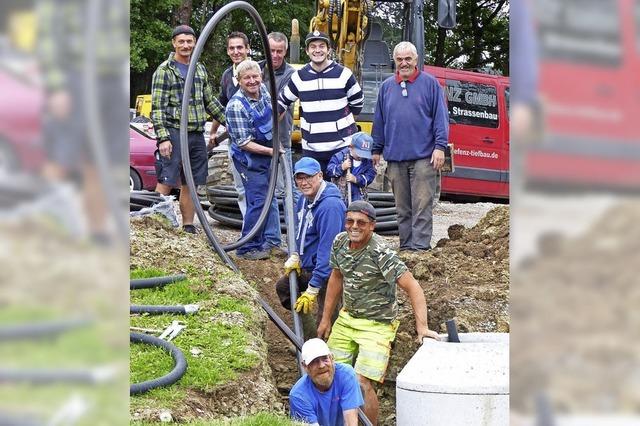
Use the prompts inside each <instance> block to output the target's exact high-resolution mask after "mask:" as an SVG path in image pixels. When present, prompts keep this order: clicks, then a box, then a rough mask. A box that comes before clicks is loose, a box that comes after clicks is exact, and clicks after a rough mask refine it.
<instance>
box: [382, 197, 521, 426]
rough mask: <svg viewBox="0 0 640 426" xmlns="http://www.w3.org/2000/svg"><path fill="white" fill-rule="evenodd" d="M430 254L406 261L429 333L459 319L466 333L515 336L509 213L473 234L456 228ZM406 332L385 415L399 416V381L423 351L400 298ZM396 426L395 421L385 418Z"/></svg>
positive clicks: (501, 210) (494, 214)
mask: <svg viewBox="0 0 640 426" xmlns="http://www.w3.org/2000/svg"><path fill="white" fill-rule="evenodd" d="M448 235H449V237H450V238H443V239H441V240H440V241H438V243H437V244H436V247H435V248H434V249H433V250H430V251H429V252H427V253H418V254H413V253H409V254H405V253H403V254H402V255H401V256H402V258H403V260H404V261H405V263H406V264H407V266H408V267H409V270H411V272H412V273H413V276H414V277H415V278H416V280H417V281H418V282H419V283H420V286H421V287H422V289H423V290H424V293H425V297H426V299H427V306H428V309H429V313H428V322H429V328H431V329H432V330H436V331H438V332H439V333H445V332H446V326H445V322H446V321H447V320H449V319H455V320H456V323H457V325H458V330H459V331H460V332H509V308H508V304H509V208H508V207H506V206H500V207H496V208H494V209H492V210H490V211H489V212H488V213H487V214H486V215H485V216H484V217H483V218H482V219H481V220H480V222H479V223H478V224H477V225H476V226H474V227H473V228H470V229H468V228H465V227H464V226H462V225H458V224H455V225H452V226H450V227H449V229H448ZM398 300H399V302H400V311H399V315H398V319H399V320H400V327H399V329H398V334H397V337H396V341H395V342H394V347H393V350H392V352H391V362H390V364H389V368H388V370H387V382H386V383H385V385H384V386H383V387H382V388H381V389H380V390H379V392H378V393H379V396H380V401H381V407H382V408H381V413H385V412H386V413H394V412H395V378H396V376H397V375H398V373H399V372H400V370H402V368H403V367H404V366H405V365H406V363H407V362H408V361H409V359H411V357H412V356H413V354H414V353H415V352H416V351H417V350H418V347H419V344H418V343H417V342H416V341H415V318H414V316H413V309H412V307H411V303H410V302H409V300H408V299H407V298H406V295H405V293H404V292H402V291H399V292H398ZM381 419H383V420H384V421H383V422H382V424H385V425H393V424H395V416H394V415H393V414H388V415H387V416H386V417H385V416H381Z"/></svg>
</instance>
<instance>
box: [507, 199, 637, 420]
mask: <svg viewBox="0 0 640 426" xmlns="http://www.w3.org/2000/svg"><path fill="white" fill-rule="evenodd" d="M639 216H640V203H638V202H627V203H621V204H619V205H616V206H614V207H613V208H611V209H610V210H609V211H607V212H605V214H603V216H602V218H601V219H600V220H599V221H597V222H596V223H594V224H593V225H592V226H591V227H590V228H589V229H588V230H587V232H585V233H584V234H582V235H580V236H579V237H577V238H568V237H564V236H562V235H558V234H556V235H547V236H545V237H544V238H542V239H541V241H540V242H541V244H543V245H544V247H545V249H546V248H548V247H552V250H541V251H540V254H539V255H538V256H536V257H535V258H532V259H529V260H528V262H527V263H526V264H525V265H524V266H522V267H520V268H519V270H517V271H516V272H517V273H514V287H516V286H517V289H518V291H517V292H515V293H514V304H513V307H514V308H513V310H512V316H513V321H514V323H516V324H517V329H518V332H517V333H514V335H513V336H512V343H513V345H514V347H516V348H518V350H516V351H513V352H512V354H511V356H512V357H511V371H512V380H511V387H512V389H511V395H512V396H511V404H512V407H513V408H515V409H517V410H520V411H524V412H531V411H532V410H533V403H534V401H533V397H532V395H535V394H537V393H540V392H544V393H545V394H546V395H547V396H548V397H549V400H551V401H553V405H554V410H557V411H558V412H580V413H584V412H617V413H620V412H630V413H637V412H638V411H639V410H640V375H639V374H638V365H639V363H640V351H639V350H638V345H637V342H638V340H639V339H640V315H638V306H640V287H639V286H638V285H637V283H638V278H637V275H638V272H637V271H638V266H637V265H638V253H639V252H640V228H639V227H638V226H637V222H638V219H637V218H638V217H639ZM549 241H553V244H550V243H549ZM523 348H526V349H523Z"/></svg>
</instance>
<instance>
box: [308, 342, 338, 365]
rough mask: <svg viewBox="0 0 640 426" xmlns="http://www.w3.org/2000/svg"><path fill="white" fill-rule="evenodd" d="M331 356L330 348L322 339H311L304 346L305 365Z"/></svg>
mask: <svg viewBox="0 0 640 426" xmlns="http://www.w3.org/2000/svg"><path fill="white" fill-rule="evenodd" d="M326 355H331V351H330V350H329V346H327V344H326V343H325V342H324V340H322V339H318V338H315V339H309V340H307V341H306V342H304V345H302V361H303V362H304V364H305V365H309V364H311V362H312V361H313V360H314V359H316V358H318V357H321V356H326Z"/></svg>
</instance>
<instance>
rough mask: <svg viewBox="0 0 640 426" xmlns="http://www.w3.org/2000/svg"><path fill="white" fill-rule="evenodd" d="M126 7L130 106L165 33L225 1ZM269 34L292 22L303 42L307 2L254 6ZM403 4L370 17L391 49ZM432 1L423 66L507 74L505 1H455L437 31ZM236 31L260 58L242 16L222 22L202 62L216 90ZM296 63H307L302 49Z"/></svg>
mask: <svg viewBox="0 0 640 426" xmlns="http://www.w3.org/2000/svg"><path fill="white" fill-rule="evenodd" d="M130 2H131V21H130V22H131V48H130V55H131V57H130V60H131V64H130V67H131V71H130V77H131V96H132V99H131V102H132V105H133V102H134V100H135V97H136V96H137V95H139V94H144V93H149V92H150V90H151V76H152V74H153V72H154V71H155V69H156V68H157V66H158V65H159V64H160V63H161V62H162V61H164V60H165V59H166V58H167V56H168V54H169V52H171V50H172V47H171V29H172V28H173V26H175V25H176V24H178V23H189V24H190V25H191V26H192V27H193V28H194V30H195V31H196V32H197V33H198V34H200V33H201V32H202V30H203V29H204V27H205V25H206V24H207V22H208V21H209V19H210V18H211V17H212V16H213V14H214V13H215V12H216V11H217V10H219V9H220V8H221V7H222V6H223V5H225V4H227V3H228V2H229V0H130ZM251 4H252V5H253V6H254V7H255V8H256V10H258V12H260V14H261V17H262V19H263V21H264V23H265V26H266V28H267V31H268V32H270V31H280V32H283V33H285V34H286V35H287V36H290V35H291V19H293V18H296V19H298V21H299V24H300V35H301V37H302V39H304V37H305V36H306V34H307V32H308V30H309V27H308V26H309V22H310V20H311V17H312V16H313V15H314V13H315V5H314V2H312V1H309V0H253V1H252V2H251ZM402 5H403V3H401V2H395V3H377V4H376V8H375V13H374V19H375V20H376V21H378V22H380V23H381V24H382V26H383V32H384V37H385V40H386V41H387V43H388V44H389V46H390V47H393V46H394V45H395V44H396V43H398V42H399V41H400V40H401V37H402V26H403V23H402ZM436 7H437V0H425V7H424V21H425V62H426V63H428V64H434V65H439V66H445V67H453V68H464V69H473V68H484V67H493V68H494V69H496V70H498V71H500V72H502V73H503V74H505V75H508V72H509V32H508V30H509V21H508V13H509V12H508V9H509V6H508V2H507V0H458V4H457V14H458V19H457V21H458V25H457V26H456V28H454V29H453V30H444V29H440V28H438V26H437V23H436V14H437V10H436ZM231 31H242V32H244V33H245V34H247V36H248V37H249V40H250V43H251V47H252V51H253V53H252V57H253V58H254V59H256V60H260V59H263V53H262V52H263V46H262V42H261V40H260V36H259V33H258V30H257V28H256V27H255V25H254V24H253V21H252V20H251V18H250V17H249V16H248V14H246V13H245V12H244V11H235V12H233V13H231V14H230V15H229V16H227V17H226V18H225V19H224V20H222V21H221V22H220V24H219V25H218V26H217V27H216V30H215V31H214V33H212V34H211V36H210V37H209V40H208V42H207V44H206V45H205V48H204V50H203V53H202V56H201V58H200V60H201V61H202V62H203V63H204V64H205V66H206V67H207V70H208V71H209V76H210V79H211V83H212V84H213V85H214V87H216V88H217V87H218V84H219V80H220V76H221V75H222V72H223V71H224V69H225V68H226V67H228V66H229V58H228V57H227V54H226V36H227V34H229V33H230V32H231ZM300 53H301V55H300V57H301V58H302V60H303V61H304V60H306V55H305V54H304V51H303V47H302V50H301V52H300Z"/></svg>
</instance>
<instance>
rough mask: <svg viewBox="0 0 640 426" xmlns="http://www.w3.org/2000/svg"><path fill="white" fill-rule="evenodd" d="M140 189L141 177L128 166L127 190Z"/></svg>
mask: <svg viewBox="0 0 640 426" xmlns="http://www.w3.org/2000/svg"><path fill="white" fill-rule="evenodd" d="M141 189H142V179H140V176H138V172H136V171H135V170H133V169H132V168H131V167H129V191H140V190H141Z"/></svg>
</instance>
